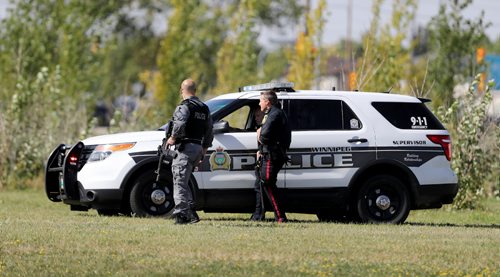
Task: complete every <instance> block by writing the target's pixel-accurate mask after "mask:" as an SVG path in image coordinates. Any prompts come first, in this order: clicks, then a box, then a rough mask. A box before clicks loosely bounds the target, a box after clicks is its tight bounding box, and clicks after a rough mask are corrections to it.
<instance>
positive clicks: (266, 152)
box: [251, 91, 292, 222]
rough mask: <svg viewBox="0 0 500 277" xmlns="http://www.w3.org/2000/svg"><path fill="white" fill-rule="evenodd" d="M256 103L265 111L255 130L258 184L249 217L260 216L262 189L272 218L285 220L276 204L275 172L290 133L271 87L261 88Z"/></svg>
mask: <svg viewBox="0 0 500 277" xmlns="http://www.w3.org/2000/svg"><path fill="white" fill-rule="evenodd" d="M259 106H260V109H261V111H263V112H265V115H264V118H263V119H262V127H261V128H260V129H258V130H257V140H258V143H259V150H258V152H257V160H258V161H259V165H258V166H259V168H258V170H259V174H258V175H259V176H258V177H259V179H260V180H259V181H260V188H259V189H257V188H256V194H257V195H256V209H255V212H254V213H253V214H252V217H251V219H252V220H262V219H264V213H265V210H264V209H263V197H262V194H261V192H260V190H263V191H264V195H266V197H267V199H268V200H269V201H268V202H269V203H271V206H272V207H273V210H274V217H275V220H276V221H278V222H286V221H287V218H286V215H285V212H284V210H283V207H282V206H280V203H282V201H281V195H279V192H278V189H277V187H276V181H277V177H278V172H279V171H280V170H281V168H282V167H283V165H284V163H285V162H286V160H287V155H286V151H287V150H288V148H289V147H290V143H291V136H292V134H291V130H290V126H289V124H288V119H287V117H286V114H285V112H284V111H283V110H282V109H281V107H280V106H279V103H278V97H277V96H276V93H275V92H274V91H263V92H261V94H260V102H259ZM260 199H262V200H261V201H260V202H261V203H259V200H260Z"/></svg>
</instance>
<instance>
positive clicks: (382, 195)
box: [356, 175, 410, 224]
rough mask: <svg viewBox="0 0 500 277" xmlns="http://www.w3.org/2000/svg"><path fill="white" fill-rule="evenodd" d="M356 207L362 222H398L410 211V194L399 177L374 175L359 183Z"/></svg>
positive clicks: (403, 219) (402, 220)
mask: <svg viewBox="0 0 500 277" xmlns="http://www.w3.org/2000/svg"><path fill="white" fill-rule="evenodd" d="M356 207H357V212H358V215H359V217H360V219H361V221H362V222H366V223H396V224H399V223H403V222H404V221H405V220H406V218H407V217H408V214H409V212H410V195H409V193H408V189H407V188H406V186H405V184H403V182H401V180H400V179H398V178H395V177H393V176H390V175H376V176H373V177H371V178H369V179H367V180H366V181H365V182H364V183H363V184H362V185H361V187H360V189H359V191H358V196H357V201H356Z"/></svg>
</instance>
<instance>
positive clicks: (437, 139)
mask: <svg viewBox="0 0 500 277" xmlns="http://www.w3.org/2000/svg"><path fill="white" fill-rule="evenodd" d="M427 138H429V139H430V140H431V141H432V142H434V143H435V144H439V145H441V147H442V148H443V150H444V155H445V156H446V159H447V160H448V161H451V139H450V136H449V135H427Z"/></svg>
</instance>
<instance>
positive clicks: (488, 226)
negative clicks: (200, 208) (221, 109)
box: [0, 191, 500, 276]
mask: <svg viewBox="0 0 500 277" xmlns="http://www.w3.org/2000/svg"><path fill="white" fill-rule="evenodd" d="M486 207H487V208H486V210H484V211H474V212H473V211H460V212H456V211H448V210H446V209H440V210H425V211H415V212H412V213H411V214H410V217H409V218H408V220H407V223H406V224H403V225H357V224H335V223H318V222H317V220H316V217H315V216H312V215H301V214H290V215H289V218H290V219H291V222H290V223H287V224H275V223H273V222H264V223H255V222H250V221H248V220H247V218H248V217H249V215H248V214H203V213H201V214H200V216H201V218H202V221H201V222H200V223H198V224H195V225H187V226H177V225H174V224H173V222H172V220H165V219H144V218H130V217H100V216H98V215H97V213H96V212H95V211H91V212H87V213H85V212H71V211H69V207H68V206H67V205H63V204H60V203H52V202H50V201H49V200H48V199H46V197H45V195H44V192H42V191H0V276H61V275H64V276H108V275H112V276H138V275H139V276H166V275H174V276H193V275H194V276H210V275H211V276H260V275H262V276H270V275H271V276H311V275H312V276H331V275H334V276H338V275H350V276H392V275H411V276H415V275H419V276H429V275H430V276H462V275H483V276H500V201H499V200H489V201H488V202H487V203H486ZM268 216H271V214H270V213H268Z"/></svg>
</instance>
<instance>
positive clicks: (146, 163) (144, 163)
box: [120, 156, 204, 209]
mask: <svg viewBox="0 0 500 277" xmlns="http://www.w3.org/2000/svg"><path fill="white" fill-rule="evenodd" d="M158 161H159V157H158V156H152V157H148V158H145V159H143V160H141V161H140V162H138V163H137V164H136V165H135V166H134V167H133V168H132V169H131V170H130V171H129V172H128V173H127V175H125V178H123V181H122V183H121V184H120V189H121V190H122V191H123V197H122V207H126V208H128V209H129V208H130V207H128V205H129V201H128V198H129V197H130V192H131V191H132V186H133V181H134V180H135V179H137V178H138V177H139V176H140V175H141V174H142V173H143V172H144V171H146V170H151V169H152V170H156V169H157V168H158ZM162 168H163V169H164V170H171V166H170V164H169V165H165V164H164V165H163V167H162ZM189 186H190V187H191V191H192V192H193V197H194V200H195V202H196V205H197V206H200V207H203V204H204V197H203V194H202V192H201V190H200V189H199V186H198V182H197V180H196V178H195V177H194V176H193V175H191V178H190V180H189Z"/></svg>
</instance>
